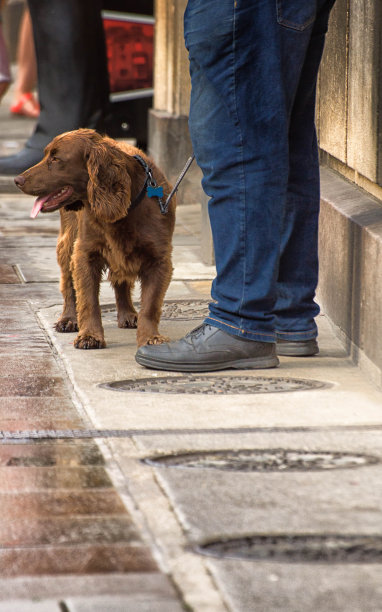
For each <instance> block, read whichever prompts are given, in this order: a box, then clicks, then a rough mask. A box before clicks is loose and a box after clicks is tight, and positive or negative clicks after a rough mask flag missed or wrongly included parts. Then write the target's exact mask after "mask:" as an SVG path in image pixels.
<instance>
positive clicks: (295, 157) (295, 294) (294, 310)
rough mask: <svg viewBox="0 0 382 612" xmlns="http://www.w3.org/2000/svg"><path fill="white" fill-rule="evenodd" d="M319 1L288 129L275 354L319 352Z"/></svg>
mask: <svg viewBox="0 0 382 612" xmlns="http://www.w3.org/2000/svg"><path fill="white" fill-rule="evenodd" d="M333 4H334V0H321V2H319V6H318V14H317V18H316V22H315V24H314V28H313V32H312V36H311V40H310V44H309V48H308V51H307V54H306V59H305V63H304V66H303V69H302V72H301V77H300V82H299V86H298V90H297V93H296V97H295V101H294V104H293V109H292V114H291V121H290V128H289V160H290V161H289V168H290V170H289V181H288V194H287V202H286V209H285V216H284V224H283V231H282V238H281V258H280V264H279V275H278V285H277V296H278V297H277V302H276V306H275V308H274V312H275V314H276V332H277V338H278V342H279V346H278V353H279V354H290V355H311V354H315V353H317V352H318V346H317V343H316V341H315V338H316V336H317V325H316V323H315V320H314V318H315V317H316V316H317V315H318V313H319V307H318V305H317V304H316V303H315V301H314V296H315V291H316V286H317V282H318V215H319V201H320V186H319V162H318V147H317V139H316V130H315V125H314V118H315V100H316V81H317V73H318V68H319V64H320V61H321V56H322V51H323V48H324V42H325V34H326V31H327V27H328V19H329V13H330V9H331V8H332V5H333Z"/></svg>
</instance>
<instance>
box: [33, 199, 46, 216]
mask: <svg viewBox="0 0 382 612" xmlns="http://www.w3.org/2000/svg"><path fill="white" fill-rule="evenodd" d="M45 200H46V198H37V200H36V201H35V203H34V204H33V208H32V210H31V214H30V216H31V218H32V219H35V218H36V217H37V215H38V213H39V212H40V210H41V209H42V207H43V205H44V202H45Z"/></svg>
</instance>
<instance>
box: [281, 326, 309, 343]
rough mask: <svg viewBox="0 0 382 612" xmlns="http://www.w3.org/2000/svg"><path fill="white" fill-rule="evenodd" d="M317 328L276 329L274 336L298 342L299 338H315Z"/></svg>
mask: <svg viewBox="0 0 382 612" xmlns="http://www.w3.org/2000/svg"><path fill="white" fill-rule="evenodd" d="M317 335H318V332H317V328H316V327H314V328H312V329H307V330H305V331H290V332H284V331H279V330H276V337H277V338H280V340H292V341H296V342H298V341H299V340H300V341H302V340H314V339H315V338H317Z"/></svg>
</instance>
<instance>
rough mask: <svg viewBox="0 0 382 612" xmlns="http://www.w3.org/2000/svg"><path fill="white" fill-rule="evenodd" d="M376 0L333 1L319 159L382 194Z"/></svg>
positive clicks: (380, 17) (380, 31)
mask: <svg viewBox="0 0 382 612" xmlns="http://www.w3.org/2000/svg"><path fill="white" fill-rule="evenodd" d="M381 37H382V2H381V1H380V0H337V2H336V4H335V6H334V9H333V11H332V14H331V18H330V27H329V33H328V36H327V40H326V46H325V52H324V57H323V61H322V65H321V70H320V79H319V90H318V99H317V102H318V107H317V108H318V110H317V128H318V133H319V141H320V147H321V149H322V160H323V161H324V162H325V163H326V165H329V166H331V167H333V168H334V169H335V170H337V171H338V172H340V173H341V174H343V175H344V176H345V177H347V178H349V179H350V180H352V181H353V182H355V183H356V184H358V185H360V186H361V187H363V188H364V189H366V190H367V191H369V192H370V193H372V194H373V195H375V196H377V197H378V198H381V199H382V188H381V187H380V186H381V185H382V160H381V152H382V150H381V144H382V143H381V137H382V133H381V122H382V115H381V111H382V109H381V85H382V79H381V74H380V73H381V67H382V66H381V64H382V55H381Z"/></svg>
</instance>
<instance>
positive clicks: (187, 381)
mask: <svg viewBox="0 0 382 612" xmlns="http://www.w3.org/2000/svg"><path fill="white" fill-rule="evenodd" d="M100 386H101V387H103V388H105V389H112V390H113V391H125V392H130V393H189V394H203V395H240V394H248V393H249V394H252V393H282V392H286V391H306V390H312V389H322V388H323V387H327V386H328V384H327V383H324V382H322V381H319V380H305V379H298V378H281V377H277V378H276V377H274V378H270V377H265V376H193V375H192V376H191V375H190V376H188V375H185V376H165V377H160V378H156V377H155V378H154V377H152V378H141V379H139V380H137V379H133V380H119V381H118V380H117V381H115V382H111V383H103V384H101V385H100Z"/></svg>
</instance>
